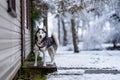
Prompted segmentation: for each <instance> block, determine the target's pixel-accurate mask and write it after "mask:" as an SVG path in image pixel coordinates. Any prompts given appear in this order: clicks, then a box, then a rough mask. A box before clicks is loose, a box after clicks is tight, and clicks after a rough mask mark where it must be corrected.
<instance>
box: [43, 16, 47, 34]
mask: <svg viewBox="0 0 120 80" xmlns="http://www.w3.org/2000/svg"><path fill="white" fill-rule="evenodd" d="M47 17H48V16H46V17H44V21H43V27H46V32H47V36H48V20H47Z"/></svg>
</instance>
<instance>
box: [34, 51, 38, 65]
mask: <svg viewBox="0 0 120 80" xmlns="http://www.w3.org/2000/svg"><path fill="white" fill-rule="evenodd" d="M37 57H38V51H35V63H34V66H37Z"/></svg>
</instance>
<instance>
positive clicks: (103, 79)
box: [47, 51, 120, 80]
mask: <svg viewBox="0 0 120 80" xmlns="http://www.w3.org/2000/svg"><path fill="white" fill-rule="evenodd" d="M91 53H93V54H89V52H87V51H82V52H80V53H79V54H77V53H76V54H74V53H72V52H67V51H66V52H65V51H64V52H58V53H57V55H56V57H55V61H56V65H57V67H58V71H57V72H55V73H52V74H49V75H48V76H47V80H119V79H120V71H119V70H120V64H119V61H120V56H111V55H110V54H105V55H103V54H102V53H103V52H102V51H101V52H100V51H97V52H92V51H91ZM97 53H98V54H97ZM99 53H101V54H99Z"/></svg>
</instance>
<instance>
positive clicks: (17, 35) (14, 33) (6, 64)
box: [0, 0, 30, 80]
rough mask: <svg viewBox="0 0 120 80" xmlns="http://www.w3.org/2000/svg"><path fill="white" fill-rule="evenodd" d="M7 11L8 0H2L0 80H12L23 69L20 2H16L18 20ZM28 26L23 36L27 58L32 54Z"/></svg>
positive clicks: (0, 15)
mask: <svg viewBox="0 0 120 80" xmlns="http://www.w3.org/2000/svg"><path fill="white" fill-rule="evenodd" d="M24 5H26V3H25V4H24ZM7 9H8V4H7V0H0V80H12V79H13V78H14V76H15V74H16V73H17V72H18V70H19V69H20V67H21V53H22V51H21V43H22V41H21V21H22V20H21V16H22V15H21V4H20V0H16V13H17V17H16V18H14V17H12V16H11V15H10V14H9V13H8V12H7ZM26 15H27V14H26ZM26 15H25V16H26ZM26 21H27V19H26ZM24 25H26V23H25V24H24ZM26 26H27V25H26ZM26 26H23V27H24V29H25V34H23V35H25V43H24V44H25V49H24V50H25V53H24V54H25V58H26V57H27V55H28V54H29V52H30V30H29V29H27V28H26Z"/></svg>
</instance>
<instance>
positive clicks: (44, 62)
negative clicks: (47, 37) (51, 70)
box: [43, 51, 46, 66]
mask: <svg viewBox="0 0 120 80" xmlns="http://www.w3.org/2000/svg"><path fill="white" fill-rule="evenodd" d="M45 60H46V59H45V52H44V51H43V66H46V61H45Z"/></svg>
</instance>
